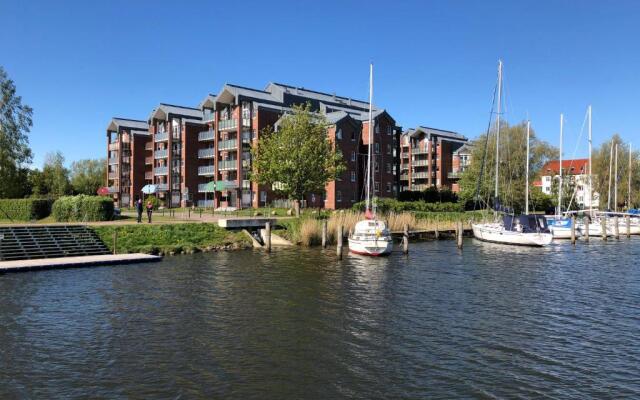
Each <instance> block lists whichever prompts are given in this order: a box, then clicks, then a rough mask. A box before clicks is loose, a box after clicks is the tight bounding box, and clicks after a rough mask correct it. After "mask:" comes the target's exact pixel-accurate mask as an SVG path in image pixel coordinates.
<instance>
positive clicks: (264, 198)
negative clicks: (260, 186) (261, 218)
mask: <svg viewBox="0 0 640 400" xmlns="http://www.w3.org/2000/svg"><path fill="white" fill-rule="evenodd" d="M260 201H261V202H263V203H266V202H267V192H265V191H264V190H262V191H261V192H260Z"/></svg>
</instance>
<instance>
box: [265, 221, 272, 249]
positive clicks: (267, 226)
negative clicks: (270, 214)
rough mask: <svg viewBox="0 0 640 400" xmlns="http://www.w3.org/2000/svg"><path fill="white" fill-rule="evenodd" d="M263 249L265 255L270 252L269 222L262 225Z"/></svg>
mask: <svg viewBox="0 0 640 400" xmlns="http://www.w3.org/2000/svg"><path fill="white" fill-rule="evenodd" d="M264 247H265V249H267V253H269V252H271V222H269V221H267V222H266V223H265V224H264Z"/></svg>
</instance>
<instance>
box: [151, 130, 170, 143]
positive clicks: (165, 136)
mask: <svg viewBox="0 0 640 400" xmlns="http://www.w3.org/2000/svg"><path fill="white" fill-rule="evenodd" d="M153 140H154V141H155V142H162V141H165V140H169V132H158V133H156V134H155V135H154V136H153Z"/></svg>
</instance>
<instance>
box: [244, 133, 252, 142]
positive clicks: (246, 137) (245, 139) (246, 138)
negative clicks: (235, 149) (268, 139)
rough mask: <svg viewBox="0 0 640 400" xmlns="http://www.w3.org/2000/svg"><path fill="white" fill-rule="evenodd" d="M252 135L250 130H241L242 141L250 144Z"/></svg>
mask: <svg viewBox="0 0 640 400" xmlns="http://www.w3.org/2000/svg"><path fill="white" fill-rule="evenodd" d="M252 136H253V132H251V131H244V132H242V143H249V144H251V139H252Z"/></svg>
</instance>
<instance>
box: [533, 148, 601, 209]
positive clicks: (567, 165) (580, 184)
mask: <svg viewBox="0 0 640 400" xmlns="http://www.w3.org/2000/svg"><path fill="white" fill-rule="evenodd" d="M588 173H589V159H587V158H579V159H575V160H562V177H563V179H568V180H570V181H571V182H572V183H574V184H575V188H576V193H575V196H574V202H575V203H576V204H577V205H578V207H579V208H583V209H586V208H589V207H594V208H598V204H599V199H600V195H599V194H598V193H597V192H593V196H591V198H590V196H589V193H591V187H590V185H589V175H588ZM540 178H541V180H540V181H537V182H534V183H533V184H534V186H536V187H540V188H541V189H542V193H544V194H548V195H551V194H552V190H551V188H552V186H553V182H554V181H557V180H558V179H559V178H560V161H558V160H553V161H549V162H547V163H546V164H545V165H544V166H543V167H542V170H541V171H540Z"/></svg>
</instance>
